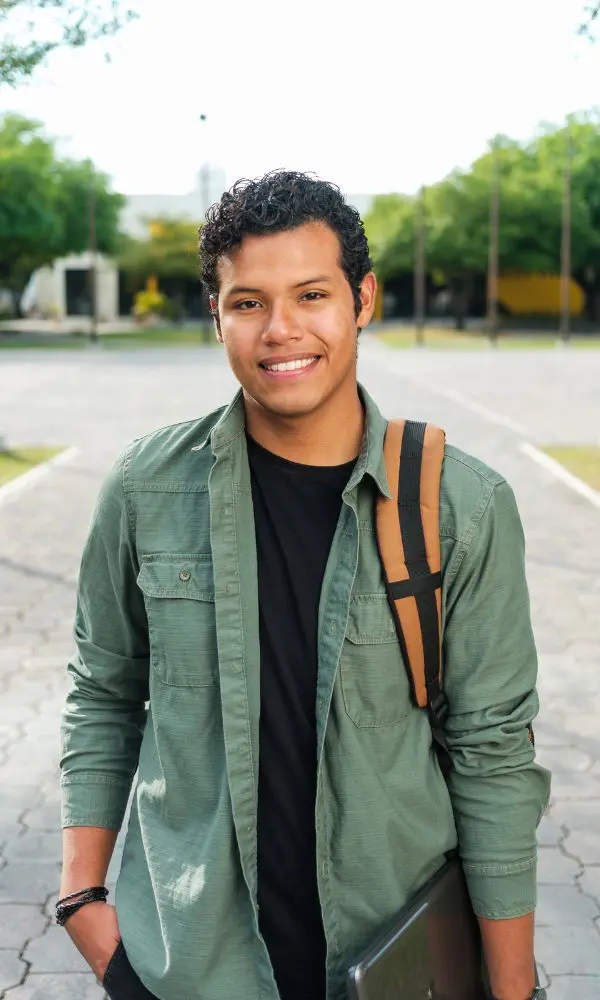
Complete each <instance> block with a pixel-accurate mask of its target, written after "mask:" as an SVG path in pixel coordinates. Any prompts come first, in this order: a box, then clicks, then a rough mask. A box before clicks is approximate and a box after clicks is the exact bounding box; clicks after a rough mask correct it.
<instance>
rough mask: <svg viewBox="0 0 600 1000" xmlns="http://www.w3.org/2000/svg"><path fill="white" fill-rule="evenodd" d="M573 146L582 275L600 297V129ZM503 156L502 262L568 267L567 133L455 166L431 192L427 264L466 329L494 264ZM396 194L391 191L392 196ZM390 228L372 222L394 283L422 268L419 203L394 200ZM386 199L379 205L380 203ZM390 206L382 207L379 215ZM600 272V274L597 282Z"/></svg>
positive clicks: (504, 144) (385, 272) (378, 256)
mask: <svg viewBox="0 0 600 1000" xmlns="http://www.w3.org/2000/svg"><path fill="white" fill-rule="evenodd" d="M571 131H572V133H573V136H572V141H573V147H574V149H576V150H577V152H576V153H575V152H574V154H573V192H572V224H571V228H572V246H573V268H574V272H575V274H576V276H578V277H580V280H583V275H584V274H587V275H588V278H589V276H590V275H592V276H593V278H594V281H595V280H597V281H598V286H599V301H600V252H599V234H600V187H599V184H598V180H597V178H598V177H600V135H599V134H598V129H597V126H595V125H591V124H590V123H589V122H586V123H584V124H582V125H581V126H579V127H578V128H577V129H575V127H574V126H572V129H571ZM496 157H497V163H498V176H499V190H500V231H499V258H500V268H501V270H503V271H505V272H506V271H522V272H523V271H524V272H537V271H541V272H552V273H558V271H559V269H560V246H561V224H562V201H563V190H564V163H565V134H564V131H561V130H556V129H549V130H546V132H544V133H542V135H541V136H540V137H538V138H537V139H535V140H533V141H532V142H530V143H526V144H520V143H518V142H515V141H514V140H512V139H510V138H508V137H506V136H497V137H496V139H495V140H494V143H493V145H491V146H490V149H489V150H488V151H487V152H486V153H485V154H484V155H483V156H481V157H480V158H479V159H478V160H476V161H475V163H474V164H473V165H472V167H471V168H470V170H466V171H458V170H457V171H454V172H453V173H452V174H450V175H449V176H448V177H447V178H445V179H444V180H442V181H440V182H439V183H437V184H435V185H433V186H431V187H429V188H428V189H427V190H426V192H425V214H426V260H427V268H428V271H429V273H430V274H434V275H435V276H436V278H437V280H438V281H439V282H440V283H444V284H445V285H447V287H448V288H449V290H450V292H451V295H452V304H453V310H454V315H455V317H456V320H457V325H458V326H461V325H462V324H463V320H464V317H465V316H466V315H467V314H468V311H469V305H470V302H471V299H472V295H473V289H474V284H475V281H476V279H477V277H478V276H479V277H480V278H481V277H482V276H483V275H485V273H486V271H487V266H488V249H489V235H490V229H489V212H490V194H491V190H492V183H493V172H494V160H495V158H496ZM393 197H394V196H389V198H393ZM389 204H392V205H395V206H396V211H395V213H390V217H389V219H388V223H389V225H388V228H387V230H386V227H385V225H384V223H383V220H381V219H377V218H376V217H375V219H373V220H372V219H371V218H370V217H369V218H368V219H367V231H368V232H369V231H370V227H373V226H374V223H377V225H375V226H374V231H375V232H376V233H377V234H378V235H379V242H378V243H376V250H375V265H376V269H377V273H378V274H379V275H380V276H381V277H382V278H383V279H384V280H385V279H386V278H389V277H391V276H393V275H396V274H399V273H401V272H406V271H410V270H412V268H413V266H414V219H415V211H416V204H415V203H414V201H411V200H410V199H401V198H400V199H399V200H398V201H396V202H389ZM377 207H378V206H377V202H376V203H375V206H374V208H377ZM384 211H385V205H384V204H382V205H380V206H379V212H380V214H381V213H382V212H384ZM596 275H597V279H596Z"/></svg>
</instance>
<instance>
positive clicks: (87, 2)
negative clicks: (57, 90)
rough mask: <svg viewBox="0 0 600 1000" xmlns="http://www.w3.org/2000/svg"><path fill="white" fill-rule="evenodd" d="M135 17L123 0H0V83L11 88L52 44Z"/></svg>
mask: <svg viewBox="0 0 600 1000" xmlns="http://www.w3.org/2000/svg"><path fill="white" fill-rule="evenodd" d="M134 17H135V14H134V13H133V11H131V10H130V9H128V8H127V7H126V5H125V3H124V0H79V2H76V0H0V36H1V38H0V84H2V83H4V84H8V85H9V86H13V87H14V86H16V85H17V84H19V83H22V82H23V80H25V79H27V77H29V76H31V74H32V73H33V71H34V70H35V69H36V68H37V66H39V65H40V63H42V62H43V61H44V59H45V58H46V57H47V56H48V55H49V54H50V53H51V52H53V51H54V50H55V49H57V48H59V47H61V46H69V47H71V48H80V47H81V46H82V45H85V44H86V43H87V42H89V41H92V40H94V39H98V38H107V37H109V36H110V35H114V34H115V33H116V32H117V31H119V30H120V28H122V27H123V25H124V24H126V23H127V22H128V21H130V20H132V18H134ZM25 38H27V39H30V40H28V41H24V39H25Z"/></svg>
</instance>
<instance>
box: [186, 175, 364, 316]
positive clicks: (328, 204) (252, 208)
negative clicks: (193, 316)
mask: <svg viewBox="0 0 600 1000" xmlns="http://www.w3.org/2000/svg"><path fill="white" fill-rule="evenodd" d="M307 222H323V223H325V225H327V226H329V228H330V229H331V230H333V232H334V233H336V234H337V236H338V237H339V241H340V251H341V253H340V264H341V267H342V270H343V271H344V273H345V275H346V277H347V279H348V283H349V285H350V288H351V289H352V295H353V298H354V306H355V309H356V315H357V316H358V314H359V313H360V309H361V301H360V286H361V282H362V280H363V278H364V276H365V274H368V272H369V271H370V270H371V267H372V263H371V258H370V256H369V244H368V241H367V237H366V235H365V230H364V226H363V223H362V219H361V217H360V215H359V214H358V212H357V211H356V209H355V208H352V206H351V205H349V204H348V203H347V202H346V201H345V199H344V196H343V195H342V193H341V191H340V189H339V188H338V187H337V186H336V185H335V184H330V183H329V182H328V181H322V180H318V179H317V178H315V177H312V176H311V175H310V174H305V173H299V172H297V171H293V170H273V171H271V172H270V173H268V174H265V176H264V177H260V178H257V179H255V180H246V179H243V180H239V181H237V182H236V183H235V184H234V185H233V187H232V188H231V189H230V190H229V191H226V192H225V194H223V195H222V197H221V200H220V201H218V202H216V204H214V205H212V206H211V208H209V210H208V211H207V213H206V222H205V224H204V225H203V226H202V227H201V229H200V260H201V267H202V281H203V283H204V287H205V289H206V291H207V292H208V294H209V295H215V296H216V295H217V293H218V279H217V264H218V262H219V258H220V257H221V256H223V255H224V254H227V253H229V252H230V251H231V250H234V249H236V248H237V247H239V246H240V244H241V242H242V240H243V239H244V237H245V236H261V235H269V234H271V233H281V232H284V231H286V230H290V229H296V228H297V227H298V226H302V225H303V224H304V223H307Z"/></svg>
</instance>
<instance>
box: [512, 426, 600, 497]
mask: <svg viewBox="0 0 600 1000" xmlns="http://www.w3.org/2000/svg"><path fill="white" fill-rule="evenodd" d="M519 447H520V450H521V451H522V452H523V453H524V454H525V455H528V456H529V458H531V459H532V460H533V461H534V462H537V464H538V465H540V466H541V467H542V468H543V469H546V471H547V472H551V473H552V475H553V476H554V477H555V478H556V479H559V480H560V482H561V483H564V485H565V486H568V487H569V488H570V489H572V490H573V491H574V492H575V493H579V495H580V496H582V497H585V499H586V500H589V502H590V503H591V504H593V505H594V507H597V508H598V510H600V493H599V492H598V490H595V489H594V488H593V486H589V484H588V483H584V481H583V479H579V477H578V476H574V475H573V473H572V472H568V470H567V469H565V467H564V466H563V465H561V464H560V462H557V461H556V459H555V458H550V455H546V453H545V452H543V451H540V450H539V448H536V447H535V445H532V444H529V442H527V441H523V442H522V443H521V444H520V445H519Z"/></svg>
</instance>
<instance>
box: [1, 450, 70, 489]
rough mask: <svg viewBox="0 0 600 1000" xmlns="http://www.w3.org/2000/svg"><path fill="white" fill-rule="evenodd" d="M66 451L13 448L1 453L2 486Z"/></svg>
mask: <svg viewBox="0 0 600 1000" xmlns="http://www.w3.org/2000/svg"><path fill="white" fill-rule="evenodd" d="M61 451H64V449H63V448H11V449H9V450H8V451H0V486H4V485H5V483H8V482H10V480H11V479H16V478H17V476H21V475H23V473H24V472H29V470H30V469H33V468H35V466H36V465H39V464H40V463H41V462H46V461H47V460H48V459H49V458H52V457H53V456H54V455H58V453H59V452H61Z"/></svg>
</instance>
